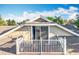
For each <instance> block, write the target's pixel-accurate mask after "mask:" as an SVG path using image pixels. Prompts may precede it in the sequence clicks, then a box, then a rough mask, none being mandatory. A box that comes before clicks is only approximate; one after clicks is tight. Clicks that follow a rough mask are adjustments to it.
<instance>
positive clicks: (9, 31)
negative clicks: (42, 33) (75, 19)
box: [0, 16, 79, 38]
mask: <svg viewBox="0 0 79 59" xmlns="http://www.w3.org/2000/svg"><path fill="white" fill-rule="evenodd" d="M40 17H41V18H42V19H44V20H46V21H48V23H31V22H32V21H34V20H36V19H38V18H40ZM28 25H30V26H33V25H35V26H47V25H48V26H49V25H50V26H57V27H59V28H62V29H63V30H65V31H67V32H69V33H71V34H74V35H76V36H79V34H78V33H77V32H75V31H73V30H72V29H69V28H70V27H69V28H67V27H65V26H61V25H59V24H57V23H52V22H51V21H49V20H48V19H46V18H44V17H43V16H39V17H37V18H35V19H33V20H31V21H29V22H28V23H26V24H23V25H19V26H17V27H15V28H13V29H11V30H8V31H7V32H5V33H3V34H1V35H0V38H1V37H3V36H5V35H7V34H9V33H11V32H13V31H15V30H17V29H19V28H21V27H23V26H28Z"/></svg>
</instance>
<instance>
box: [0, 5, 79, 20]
mask: <svg viewBox="0 0 79 59" xmlns="http://www.w3.org/2000/svg"><path fill="white" fill-rule="evenodd" d="M78 13H79V5H78V4H0V14H1V15H2V17H3V18H5V19H9V18H10V19H15V20H16V21H18V20H20V21H22V20H24V19H27V18H29V19H32V18H34V17H36V16H38V15H43V16H52V17H53V16H55V15H56V16H61V17H62V18H64V19H71V18H75V15H76V14H78Z"/></svg>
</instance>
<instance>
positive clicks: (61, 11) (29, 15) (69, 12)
mask: <svg viewBox="0 0 79 59" xmlns="http://www.w3.org/2000/svg"><path fill="white" fill-rule="evenodd" d="M76 10H79V9H78V8H76V7H73V6H71V7H70V8H69V9H65V8H58V9H56V10H51V11H42V12H37V11H36V12H27V11H24V12H23V14H22V15H20V16H16V15H13V14H8V17H5V18H7V19H9V18H10V19H15V20H16V21H17V22H18V21H22V20H25V19H33V18H34V17H37V16H39V15H43V16H61V17H63V18H65V19H75V17H76V14H78V12H77V11H76Z"/></svg>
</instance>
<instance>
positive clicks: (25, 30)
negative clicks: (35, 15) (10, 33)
mask: <svg viewBox="0 0 79 59" xmlns="http://www.w3.org/2000/svg"><path fill="white" fill-rule="evenodd" d="M15 33H17V34H18V35H19V36H20V35H22V36H23V38H24V40H25V41H27V42H28V41H30V39H31V27H30V26H24V27H22V28H20V29H18V30H17V31H16V32H15ZM15 33H14V34H15Z"/></svg>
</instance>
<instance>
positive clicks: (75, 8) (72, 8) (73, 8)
mask: <svg viewBox="0 0 79 59" xmlns="http://www.w3.org/2000/svg"><path fill="white" fill-rule="evenodd" d="M69 10H71V11H73V10H78V8H77V7H73V6H71V7H70V8H69Z"/></svg>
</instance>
